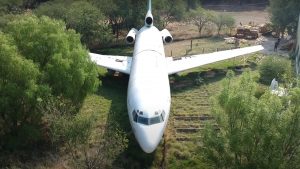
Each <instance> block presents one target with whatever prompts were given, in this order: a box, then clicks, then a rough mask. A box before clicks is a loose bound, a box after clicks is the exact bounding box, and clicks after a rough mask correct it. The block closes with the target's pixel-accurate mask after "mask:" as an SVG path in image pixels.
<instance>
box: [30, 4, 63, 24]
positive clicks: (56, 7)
mask: <svg viewBox="0 0 300 169" xmlns="http://www.w3.org/2000/svg"><path fill="white" fill-rule="evenodd" d="M67 11H68V8H67V5H66V4H65V3H63V2H57V1H50V2H46V3H43V4H41V5H40V6H39V7H38V8H36V9H35V10H34V13H35V14H36V15H37V16H43V15H45V16H48V17H50V18H53V19H58V20H63V21H66V14H67Z"/></svg>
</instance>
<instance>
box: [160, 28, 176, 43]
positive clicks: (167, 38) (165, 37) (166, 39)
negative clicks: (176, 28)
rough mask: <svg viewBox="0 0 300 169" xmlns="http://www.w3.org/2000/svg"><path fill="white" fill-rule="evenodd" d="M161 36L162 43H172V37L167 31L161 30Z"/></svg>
mask: <svg viewBox="0 0 300 169" xmlns="http://www.w3.org/2000/svg"><path fill="white" fill-rule="evenodd" d="M161 35H162V39H163V41H164V43H171V42H172V41H173V37H172V35H171V34H170V32H169V31H168V30H167V29H164V30H162V31H161Z"/></svg>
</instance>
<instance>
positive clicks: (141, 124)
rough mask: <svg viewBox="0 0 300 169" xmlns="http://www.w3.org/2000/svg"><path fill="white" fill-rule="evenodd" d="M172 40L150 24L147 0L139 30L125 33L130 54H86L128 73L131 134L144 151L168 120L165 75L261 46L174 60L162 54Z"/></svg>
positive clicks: (154, 142) (151, 147)
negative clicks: (131, 46) (132, 45)
mask: <svg viewBox="0 0 300 169" xmlns="http://www.w3.org/2000/svg"><path fill="white" fill-rule="evenodd" d="M172 40H173V38H172V36H171V34H170V33H169V31H168V30H166V29H164V30H162V31H159V30H158V29H157V28H156V27H155V26H153V16H152V13H151V0H149V2H148V12H147V15H146V17H145V26H143V27H142V28H141V29H140V30H139V31H138V30H136V29H134V28H133V29H131V30H130V31H129V33H128V35H127V37H126V41H127V43H131V44H132V43H134V42H135V46H134V52H133V57H128V56H111V55H99V54H94V53H90V54H89V55H90V57H91V60H92V61H94V62H95V63H96V64H97V65H100V66H103V67H106V68H108V69H112V70H115V71H118V72H122V73H125V74H129V75H130V78H129V84H128V91H127V92H128V93H127V109H128V116H129V120H130V124H131V127H132V130H133V132H134V135H135V137H136V139H137V141H138V143H139V145H140V147H141V148H142V149H143V151H144V152H146V153H151V152H153V151H154V150H155V149H156V147H157V145H158V144H159V142H160V140H161V139H162V136H163V133H164V130H165V128H166V125H167V122H168V118H169V112H170V105H171V94H170V84H169V77H168V75H171V74H174V73H177V72H180V71H184V70H187V69H191V68H194V67H198V66H202V65H206V64H209V63H213V62H217V61H221V60H225V59H229V58H233V57H236V56H240V55H244V54H248V53H252V52H256V51H259V50H262V49H263V47H262V46H253V47H246V48H240V49H234V50H228V51H221V52H214V53H209V54H201V55H193V56H189V57H182V58H181V59H179V60H178V59H176V60H173V59H172V58H171V57H165V52H164V46H163V44H164V43H170V42H172Z"/></svg>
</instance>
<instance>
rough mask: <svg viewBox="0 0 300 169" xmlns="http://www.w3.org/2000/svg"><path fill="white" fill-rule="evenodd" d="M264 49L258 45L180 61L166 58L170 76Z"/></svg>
mask: <svg viewBox="0 0 300 169" xmlns="http://www.w3.org/2000/svg"><path fill="white" fill-rule="evenodd" d="M263 49H264V48H263V47H262V46H261V45H258V46H251V47H245V48H239V49H232V50H225V51H220V52H214V53H207V54H200V55H192V56H187V57H181V58H179V59H172V58H171V59H170V58H166V62H167V67H168V74H169V75H170V74H174V73H177V72H180V71H184V70H188V69H192V68H195V67H198V66H202V65H206V64H209V63H214V62H217V61H221V60H225V59H230V58H234V57H237V56H240V55H245V54H249V53H253V52H257V51H260V50H263Z"/></svg>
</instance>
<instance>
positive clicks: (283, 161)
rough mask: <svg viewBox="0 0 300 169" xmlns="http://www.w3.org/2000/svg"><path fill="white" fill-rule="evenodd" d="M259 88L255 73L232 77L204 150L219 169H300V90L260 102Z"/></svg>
mask: <svg viewBox="0 0 300 169" xmlns="http://www.w3.org/2000/svg"><path fill="white" fill-rule="evenodd" d="M256 87H257V84H256V83H255V82H254V80H253V77H252V76H251V74H250V73H244V74H243V75H242V79H241V81H239V83H238V84H236V83H235V82H234V79H232V77H231V76H229V77H228V78H227V80H226V82H225V84H224V89H223V91H222V92H221V94H220V95H219V96H218V97H217V99H216V100H215V105H214V108H213V112H214V115H215V117H216V123H217V124H218V125H217V127H216V126H213V125H211V126H210V127H208V128H207V129H206V130H205V132H204V138H203V147H202V148H200V149H199V150H200V151H201V152H202V154H203V156H204V157H205V159H206V160H207V161H208V162H209V163H210V164H212V165H213V166H214V167H215V168H245V169H246V168H249V169H250V168H278V169H280V168H282V169H284V168H300V166H299V164H300V163H299V162H300V161H299V160H300V158H299V157H300V154H299V153H300V146H299V145H300V144H299V140H300V131H299V130H300V123H299V120H300V107H299V102H300V100H299V94H300V93H299V92H300V89H299V88H294V89H292V91H291V92H290V96H288V97H286V98H279V97H278V96H276V95H272V94H271V93H270V92H268V91H266V92H265V94H264V95H262V96H261V97H259V98H257V97H256V96H255V92H256ZM288 100H289V101H288Z"/></svg>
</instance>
